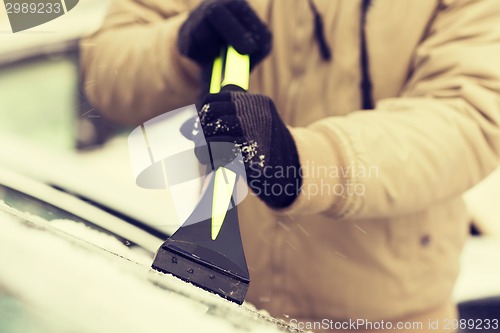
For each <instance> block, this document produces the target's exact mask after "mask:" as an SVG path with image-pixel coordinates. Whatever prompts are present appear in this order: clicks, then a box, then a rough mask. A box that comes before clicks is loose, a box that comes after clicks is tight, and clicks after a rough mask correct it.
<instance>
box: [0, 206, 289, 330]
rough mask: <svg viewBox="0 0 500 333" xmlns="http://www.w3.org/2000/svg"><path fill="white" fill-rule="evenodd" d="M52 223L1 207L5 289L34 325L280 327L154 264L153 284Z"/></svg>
mask: <svg viewBox="0 0 500 333" xmlns="http://www.w3.org/2000/svg"><path fill="white" fill-rule="evenodd" d="M48 228H52V226H51V225H50V223H47V222H46V223H45V224H44V223H42V222H40V224H39V225H33V224H27V223H26V222H24V223H23V222H22V220H21V219H18V218H17V217H14V216H11V215H10V214H8V213H5V212H2V211H0V300H1V299H2V297H4V298H5V296H2V294H3V295H11V298H13V299H14V300H15V301H16V302H21V303H22V304H23V305H24V306H25V310H26V312H27V313H29V316H28V318H31V320H33V321H36V322H43V323H44V324H43V325H31V327H39V328H40V329H39V330H38V331H36V332H46V331H47V328H48V331H50V332H69V331H71V332H90V333H92V332H120V333H127V332H155V331H162V332H167V331H168V332H218V333H224V332H262V333H264V332H278V331H280V328H279V327H278V325H273V324H271V323H270V321H265V320H263V319H262V318H261V317H262V316H261V315H258V314H257V313H253V312H251V311H250V310H248V309H247V310H245V309H244V308H243V307H238V306H236V305H234V304H232V303H229V302H227V301H225V300H223V299H222V298H219V297H217V296H215V295H212V294H209V293H207V292H205V291H203V290H201V289H199V288H196V287H194V286H192V285H189V284H187V283H184V282H182V281H180V280H178V279H176V278H174V277H172V276H169V275H164V274H160V273H157V272H151V271H149V267H147V268H148V270H147V271H148V272H147V274H151V275H153V276H154V277H155V279H154V280H155V284H153V283H151V281H150V280H148V279H147V278H144V277H145V276H148V275H147V274H146V275H144V274H136V273H135V272H134V269H135V270H137V268H140V269H144V270H145V268H146V267H144V266H141V265H139V264H137V263H134V262H130V261H128V260H124V259H123V258H120V257H117V256H112V257H113V258H110V257H109V256H107V255H104V254H103V252H104V251H102V250H100V249H98V248H95V249H94V250H91V249H90V250H89V248H86V247H82V246H77V245H76V244H75V243H73V242H71V241H68V239H66V238H64V237H61V236H60V235H58V234H57V232H55V233H54V232H51V231H50V230H49V229H48ZM107 254H109V253H107ZM132 266H133V268H134V269H131V267H132ZM160 280H161V281H160ZM159 282H161V283H165V284H166V285H170V286H172V288H171V290H169V289H168V288H167V289H165V288H159V287H158V285H157V284H160V283H159ZM182 289H184V290H182ZM179 291H180V292H179ZM186 295H188V297H186ZM7 299H8V298H7ZM207 299H209V302H205V301H203V302H202V301H200V300H207ZM0 304H2V302H0ZM243 314H246V316H245V315H243ZM249 314H250V315H249ZM231 317H234V318H239V319H237V321H235V320H231ZM241 318H243V319H244V320H241ZM11 319H12V318H11ZM2 325H8V321H7V322H4V324H0V329H2ZM26 325H29V322H27V323H26ZM4 327H5V326H4ZM30 332H32V331H30Z"/></svg>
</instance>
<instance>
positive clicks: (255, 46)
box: [178, 0, 271, 68]
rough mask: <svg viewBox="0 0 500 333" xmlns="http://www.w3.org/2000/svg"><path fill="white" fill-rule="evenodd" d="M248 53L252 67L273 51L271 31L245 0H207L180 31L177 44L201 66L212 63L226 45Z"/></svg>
mask: <svg viewBox="0 0 500 333" xmlns="http://www.w3.org/2000/svg"><path fill="white" fill-rule="evenodd" d="M228 45H232V46H233V47H234V48H235V49H236V51H238V52H239V53H241V54H248V55H249V56H250V59H251V63H250V65H251V67H252V68H253V66H255V65H256V64H257V63H259V62H260V61H261V60H262V59H264V58H265V57H266V56H267V55H268V54H269V52H270V51H271V32H270V31H269V30H268V29H267V27H266V25H265V24H264V23H263V22H262V21H261V20H260V19H259V17H258V16H257V14H255V12H254V11H253V10H252V8H250V6H249V5H248V3H247V1H245V0H206V1H203V2H202V3H201V5H199V6H198V7H197V8H196V9H195V10H194V11H193V12H191V14H190V15H189V17H188V19H187V20H186V22H185V23H184V24H183V25H182V27H181V29H180V31H179V38H178V47H179V50H180V52H181V54H183V55H184V56H186V57H188V58H190V59H192V60H194V61H196V62H198V63H199V64H200V65H207V64H211V63H212V61H213V60H214V59H215V58H216V57H217V56H218V55H219V54H220V51H221V49H222V48H223V47H226V46H228Z"/></svg>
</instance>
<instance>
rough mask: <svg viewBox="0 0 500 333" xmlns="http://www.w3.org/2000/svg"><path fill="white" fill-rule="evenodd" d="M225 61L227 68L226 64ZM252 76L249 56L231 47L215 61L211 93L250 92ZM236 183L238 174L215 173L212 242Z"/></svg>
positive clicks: (217, 171)
mask: <svg viewBox="0 0 500 333" xmlns="http://www.w3.org/2000/svg"><path fill="white" fill-rule="evenodd" d="M224 60H225V66H224V65H223V64H224ZM249 76H250V59H249V57H248V55H242V54H240V53H238V52H237V51H236V50H235V49H234V48H233V47H232V46H229V47H228V48H227V51H226V57H225V59H224V54H223V52H221V55H220V56H219V57H217V58H216V59H215V60H214V64H213V68H212V78H211V80H210V93H211V94H216V93H218V92H220V90H221V88H222V87H225V86H227V85H235V86H238V87H240V88H242V89H244V90H245V91H246V90H248V81H249ZM235 183H236V173H235V172H233V171H231V170H229V169H227V168H224V167H219V168H218V169H217V170H216V171H215V179H214V183H213V184H214V189H213V191H214V192H213V201H212V228H211V229H212V230H211V236H212V240H215V239H216V238H217V236H218V235H219V232H220V229H221V228H222V224H223V223H224V220H225V218H226V213H227V210H228V209H229V204H230V203H231V198H232V196H233V189H234V185H235Z"/></svg>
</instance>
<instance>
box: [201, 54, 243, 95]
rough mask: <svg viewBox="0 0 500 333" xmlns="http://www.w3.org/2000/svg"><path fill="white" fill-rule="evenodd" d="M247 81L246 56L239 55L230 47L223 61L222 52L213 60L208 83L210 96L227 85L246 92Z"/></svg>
mask: <svg viewBox="0 0 500 333" xmlns="http://www.w3.org/2000/svg"><path fill="white" fill-rule="evenodd" d="M224 60H225V61H224ZM249 81H250V58H249V56H248V55H246V54H240V53H238V51H236V50H235V49H234V48H233V47H232V46H229V47H228V48H227V50H226V57H225V59H224V54H223V52H222V53H221V55H220V56H219V57H217V58H215V60H214V64H213V67H212V78H211V81H210V93H211V94H216V93H218V92H220V90H221V88H222V87H225V86H227V85H235V86H238V87H240V88H242V89H243V90H245V91H246V90H248V82H249Z"/></svg>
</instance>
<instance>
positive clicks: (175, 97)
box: [82, 0, 500, 320]
mask: <svg viewBox="0 0 500 333" xmlns="http://www.w3.org/2000/svg"><path fill="white" fill-rule="evenodd" d="M199 2H200V1H199V0H115V2H114V3H113V4H112V7H111V9H110V11H109V14H108V15H107V17H106V19H105V21H104V24H103V27H102V28H101V30H100V31H98V32H97V33H96V34H95V35H93V36H91V37H90V38H88V39H87V40H85V42H84V43H83V45H82V47H83V51H82V61H83V65H84V71H85V73H84V74H85V79H86V80H93V81H94V82H95V83H96V84H95V85H89V88H88V89H87V94H88V96H89V98H90V100H91V101H92V102H93V103H94V104H95V105H96V106H97V107H98V108H99V109H100V110H101V111H102V112H103V113H105V114H106V115H107V116H109V117H110V118H113V119H115V120H118V121H120V122H123V123H129V124H138V123H140V122H142V121H144V120H147V119H149V118H152V117H154V116H156V115H158V114H161V113H164V112H166V111H169V110H173V109H176V108H178V107H181V106H185V105H189V104H192V103H193V102H195V98H196V95H197V92H198V91H197V90H198V68H197V66H196V65H195V64H194V63H191V62H190V61H189V60H187V59H185V58H183V57H181V56H180V55H179V53H178V51H177V48H176V36H177V32H178V29H179V27H180V25H181V24H182V23H183V21H184V20H185V19H186V17H187V11H188V10H190V9H192V8H193V7H195V6H196V5H197V4H198V3H199ZM314 2H315V4H316V6H317V7H318V9H319V12H320V13H321V14H322V15H323V20H324V22H325V33H326V38H327V40H328V42H329V44H330V45H331V48H332V51H333V59H332V60H331V61H329V62H328V61H325V60H323V59H322V58H321V56H320V53H319V51H318V46H317V43H316V41H315V39H314V38H313V30H314V29H313V27H314V26H313V15H312V12H311V10H310V8H309V3H308V1H307V0H274V1H271V0H250V3H251V6H252V7H253V8H254V9H255V10H256V11H257V12H258V14H259V15H260V17H261V18H262V19H263V20H264V21H265V22H267V24H268V25H269V27H270V29H271V30H272V32H273V36H274V41H273V51H272V53H271V55H270V56H269V57H268V58H267V59H266V60H265V61H264V62H263V63H262V64H261V65H260V66H259V67H258V68H256V69H255V70H254V71H253V72H252V75H251V82H250V91H251V92H261V93H264V94H266V95H268V96H270V97H271V98H272V99H273V100H274V101H275V104H276V107H277V109H278V110H279V112H280V114H281V115H282V118H283V119H284V121H285V122H286V123H287V124H288V125H289V126H290V128H291V131H292V134H293V136H294V138H295V140H296V143H297V146H298V150H299V155H300V160H301V163H302V165H303V166H304V168H305V170H306V172H305V176H304V188H303V191H302V193H301V195H300V197H299V198H298V200H296V202H295V203H294V204H293V205H292V207H290V208H289V209H287V210H285V211H281V212H273V211H271V210H269V209H267V208H266V207H265V206H264V205H263V204H262V203H260V202H259V201H258V200H257V199H255V197H253V196H249V198H248V199H246V201H245V202H244V203H243V204H242V206H241V209H240V214H241V223H242V234H243V238H244V245H245V251H246V254H247V260H248V264H249V268H250V273H251V278H252V282H251V287H250V291H249V294H248V297H247V299H248V300H249V301H251V302H253V303H254V304H255V305H257V307H262V308H266V309H268V310H269V311H270V312H271V313H272V314H273V315H275V316H278V317H284V316H289V318H293V319H297V320H321V319H324V318H326V319H334V320H339V319H347V318H352V319H358V318H365V319H371V320H380V319H392V320H397V319H398V318H413V317H415V316H418V315H419V314H423V315H421V316H420V317H421V318H424V317H425V318H427V317H428V316H426V315H425V313H431V312H432V311H434V309H444V308H445V307H446V306H447V304H449V302H450V294H451V291H452V288H453V285H454V281H455V278H456V275H457V272H458V270H459V254H460V250H461V247H462V244H463V241H464V238H465V236H466V234H467V220H468V217H467V213H466V211H465V208H464V204H463V202H462V199H461V194H462V193H463V192H464V191H465V190H467V189H468V188H470V187H471V186H473V185H474V184H476V183H477V182H478V181H479V180H481V179H482V178H483V177H485V176H486V175H488V174H489V173H490V172H491V171H492V170H493V169H494V168H495V167H496V166H498V164H499V154H500V95H499V92H500V2H499V1H498V0H477V1H467V0H442V1H438V0H373V3H372V5H371V7H370V8H369V10H368V13H367V17H366V27H365V29H366V38H367V51H368V55H369V69H370V72H369V74H370V78H371V80H372V83H373V99H374V101H375V108H374V110H359V109H360V105H361V97H360V96H361V94H360V88H359V86H360V77H361V70H360V68H361V67H360V25H361V24H360V4H361V0H315V1H314ZM448 313H452V311H451V312H448Z"/></svg>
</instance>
